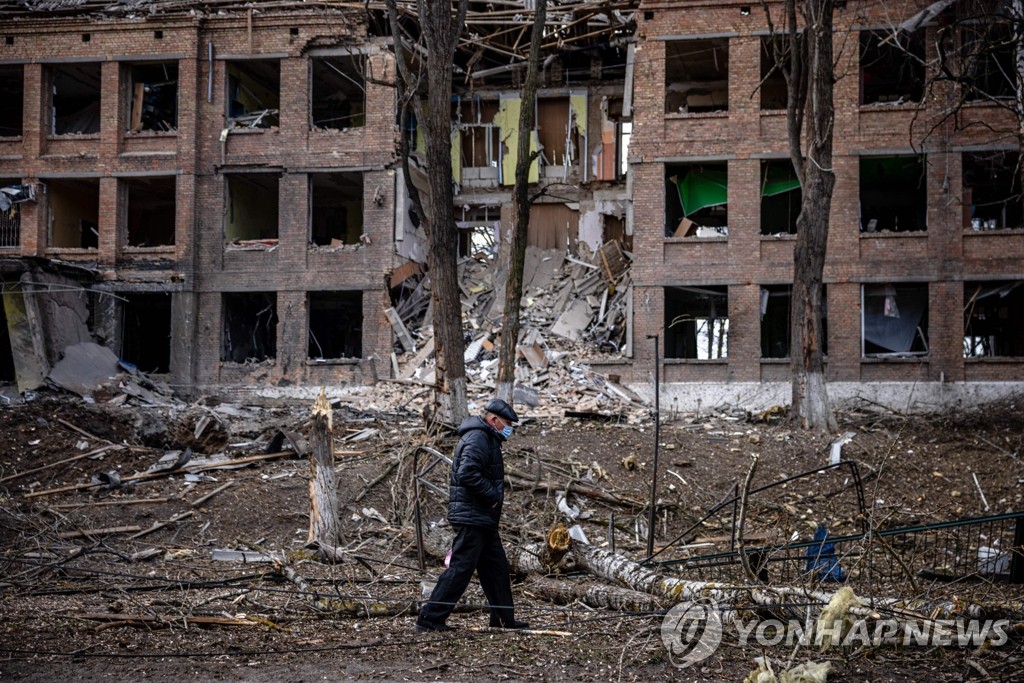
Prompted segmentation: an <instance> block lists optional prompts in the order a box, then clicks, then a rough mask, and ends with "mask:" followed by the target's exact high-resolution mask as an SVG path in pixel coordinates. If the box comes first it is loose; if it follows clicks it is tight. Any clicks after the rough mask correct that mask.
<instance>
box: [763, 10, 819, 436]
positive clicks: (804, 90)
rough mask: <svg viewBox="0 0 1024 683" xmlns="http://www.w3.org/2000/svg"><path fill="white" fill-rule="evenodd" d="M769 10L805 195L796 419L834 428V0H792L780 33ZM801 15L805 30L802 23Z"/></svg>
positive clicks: (797, 262) (799, 250)
mask: <svg viewBox="0 0 1024 683" xmlns="http://www.w3.org/2000/svg"><path fill="white" fill-rule="evenodd" d="M762 6H763V7H764V11H765V15H766V16H767V18H768V26H769V30H770V31H771V45H772V50H773V54H774V59H775V67H776V68H778V69H780V70H781V72H782V74H783V76H784V77H785V80H786V95H787V96H786V123H787V134H788V139H789V157H790V160H791V161H792V163H793V169H794V170H795V172H796V175H797V178H799V179H800V186H801V189H802V195H803V196H802V200H801V204H800V215H799V216H798V217H797V220H796V227H797V237H796V249H795V252H794V264H793V293H792V297H791V317H790V335H791V340H792V341H791V343H790V370H791V373H792V393H793V397H792V406H791V408H790V417H791V419H792V420H793V421H794V422H797V423H799V424H800V426H801V427H802V428H803V429H808V430H820V431H835V430H836V429H837V426H836V420H835V415H834V414H833V413H832V406H831V404H830V402H829V399H828V389H827V386H826V382H825V370H824V353H823V342H824V335H823V328H822V318H821V311H822V276H823V272H824V268H825V247H826V244H827V242H828V229H829V212H830V211H831V208H832V191H833V188H834V187H835V173H834V172H833V170H832V139H833V134H834V129H835V127H834V124H835V107H834V104H833V86H834V84H835V69H834V64H833V49H832V40H833V36H832V13H833V9H834V2H833V0H785V3H784V7H783V12H784V16H783V19H782V24H781V26H780V29H779V31H776V28H775V24H774V23H773V21H772V17H771V12H770V11H769V8H768V4H767V3H766V2H762ZM798 14H799V15H800V19H802V22H800V23H802V26H801V25H799V24H798ZM805 142H806V150H805V149H804V143H805Z"/></svg>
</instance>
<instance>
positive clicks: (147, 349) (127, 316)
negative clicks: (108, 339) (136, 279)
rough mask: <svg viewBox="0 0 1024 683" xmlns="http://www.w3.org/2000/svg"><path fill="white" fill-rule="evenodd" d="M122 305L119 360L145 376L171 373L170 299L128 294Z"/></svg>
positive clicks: (152, 294)
mask: <svg viewBox="0 0 1024 683" xmlns="http://www.w3.org/2000/svg"><path fill="white" fill-rule="evenodd" d="M120 297H121V299H122V302H121V358H122V359H123V360H125V361H127V362H128V363H131V364H132V365H134V366H135V367H137V368H138V369H139V370H142V371H143V372H147V373H158V374H160V373H168V372H170V371H171V295H170V294H167V293H163V292H146V293H127V294H121V295H120Z"/></svg>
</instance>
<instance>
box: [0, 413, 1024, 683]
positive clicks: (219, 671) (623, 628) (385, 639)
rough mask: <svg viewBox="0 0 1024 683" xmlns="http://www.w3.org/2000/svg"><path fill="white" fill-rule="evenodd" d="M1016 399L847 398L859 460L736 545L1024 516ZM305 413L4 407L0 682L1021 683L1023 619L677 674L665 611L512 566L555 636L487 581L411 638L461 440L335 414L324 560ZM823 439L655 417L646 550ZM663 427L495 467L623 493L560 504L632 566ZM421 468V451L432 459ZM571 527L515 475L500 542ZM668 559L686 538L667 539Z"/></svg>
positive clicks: (730, 575)
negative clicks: (559, 525)
mask: <svg viewBox="0 0 1024 683" xmlns="http://www.w3.org/2000/svg"><path fill="white" fill-rule="evenodd" d="M1022 410H1024V400H1019V401H1005V402H1002V403H1000V404H997V405H990V406H986V407H985V408H984V409H980V410H970V411H962V412H958V413H949V414H943V415H930V416H922V415H913V416H911V415H899V414H893V413H891V412H887V411H882V410H879V409H876V408H875V407H873V406H870V405H865V406H863V407H862V409H859V410H851V411H847V412H843V413H841V414H840V415H839V418H840V423H841V433H848V434H849V437H850V438H849V441H848V443H846V444H845V445H844V446H843V447H842V458H843V460H844V461H853V462H855V463H856V464H857V471H856V472H854V471H853V470H852V469H851V468H850V467H847V466H844V467H841V468H838V469H835V470H830V471H828V472H826V473H823V474H819V475H814V476H810V477H804V478H801V479H797V480H794V481H791V482H787V483H785V484H784V485H779V486H775V487H772V488H770V489H766V490H764V491H761V492H757V493H756V494H753V495H752V496H751V497H750V499H749V503H748V512H747V515H746V518H745V519H746V523H745V532H744V533H745V536H746V537H747V538H748V539H750V540H749V542H758V541H763V542H764V543H765V544H772V543H777V542H785V541H787V540H796V539H802V540H807V539H809V538H810V537H811V534H812V533H813V531H814V529H815V527H816V526H817V525H818V524H820V523H824V524H826V525H828V529H829V531H830V533H831V534H833V535H841V534H846V533H855V532H857V531H858V530H859V528H860V526H861V525H862V524H863V523H864V522H865V519H866V521H867V523H869V524H870V525H871V526H872V528H875V529H893V528H898V527H906V526H915V525H927V524H931V523H937V522H945V521H949V520H954V519H959V518H967V517H981V516H986V515H997V514H1001V513H1007V512H1013V511H1018V510H1020V509H1021V508H1022V505H1024V503H1022V492H1024V488H1022V486H1021V483H1022V480H1024V463H1022V461H1021V454H1022V450H1024V449H1022V444H1024V420H1022V419H1021V412H1022ZM524 412H526V413H527V414H528V413H529V411H524ZM308 414H309V410H308V406H293V407H276V408H256V407H252V406H237V405H233V406H228V405H218V404H216V403H215V402H208V403H205V404H194V405H189V406H178V407H175V408H173V409H170V408H151V407H147V408H143V407H140V406H137V405H136V406H132V405H112V404H89V403H85V402H83V401H82V400H81V399H79V398H78V397H71V396H68V395H61V396H58V395H55V394H51V393H43V394H41V395H40V397H39V398H38V399H36V400H34V401H31V402H29V403H15V404H14V405H11V406H6V407H0V547H2V551H0V562H2V565H0V614H2V616H3V619H2V620H0V679H2V680H19V681H40V682H42V681H47V682H53V681H56V682H64V681H107V680H153V681H171V680H176V681H177V680H200V681H207V680H209V681H258V682H268V681H320V680H413V681H432V680H467V679H475V680H479V681H492V680H493V681H501V680H538V681H539V680H574V681H609V680H622V681H646V680H662V679H668V678H679V679H683V680H701V681H740V680H743V679H744V677H745V676H746V675H747V674H748V673H749V672H750V671H751V670H752V669H754V666H755V665H754V658H755V657H758V656H762V655H768V656H770V657H772V658H774V659H775V660H776V661H777V662H778V661H782V662H786V661H791V659H790V658H791V657H792V661H793V662H795V663H799V662H805V661H810V660H814V661H829V662H831V664H832V666H833V674H832V676H831V677H830V679H829V680H844V681H919V680H931V681H954V680H957V681H959V680H965V679H978V680H1006V681H1009V680H1020V678H1019V676H1020V673H1019V672H1020V670H1021V658H1022V656H1024V649H1022V636H1021V628H1020V623H1019V622H1017V624H1016V629H1017V630H1016V631H1015V632H1014V633H1013V635H1012V636H1011V638H1010V641H1009V642H1008V643H1007V644H1005V645H1002V646H1001V647H988V646H985V647H980V648H959V647H918V648H893V647H888V646H883V647H880V648H859V649H842V648H833V649H830V650H828V651H826V652H824V653H820V652H817V651H816V650H815V649H813V648H806V647H805V648H796V649H795V651H794V648H792V647H786V646H782V645H780V646H778V647H774V648H767V649H766V650H762V648H759V647H755V646H753V645H747V646H743V645H741V644H740V643H738V642H736V641H735V639H730V638H728V637H726V638H725V640H724V642H723V644H722V646H721V647H720V648H719V649H718V650H717V652H715V654H713V655H712V656H711V657H709V658H708V659H706V660H704V661H703V662H701V663H699V664H697V665H695V666H693V667H690V668H688V669H685V670H682V671H680V670H677V669H676V668H675V667H674V665H673V663H672V661H671V658H670V656H669V654H668V652H667V651H666V648H665V646H664V644H663V642H662V639H661V637H660V630H659V629H660V627H661V623H662V620H663V613H662V612H661V611H657V612H649V613H639V614H630V613H620V612H613V611H602V610H597V609H593V608H589V607H586V606H584V605H582V604H580V603H575V604H569V605H556V604H553V603H551V602H548V601H546V600H543V599H541V598H539V597H538V596H537V595H536V594H535V593H534V592H533V590H532V588H531V586H533V585H535V584H534V582H535V581H537V579H536V578H534V577H519V578H517V580H516V583H515V585H514V592H515V596H516V600H517V616H518V617H519V618H522V619H525V620H527V621H529V622H530V623H531V624H532V625H534V626H535V627H536V628H538V629H544V630H546V631H549V632H551V633H550V634H548V635H536V634H524V633H515V632H504V631H496V630H491V629H487V628H484V627H485V626H486V618H487V617H486V612H484V611H480V610H479V609H473V608H472V607H473V605H480V604H481V603H483V596H482V595H481V594H480V592H479V589H478V588H475V587H474V588H472V589H471V591H470V593H469V594H468V596H467V599H468V601H469V603H470V605H469V606H468V607H467V608H466V609H465V610H460V611H458V612H457V613H456V614H455V615H453V616H452V618H451V621H450V623H451V624H452V625H454V626H456V627H458V630H456V631H455V632H453V633H452V634H416V633H414V632H413V630H412V624H413V621H414V612H413V611H412V608H410V604H414V603H415V601H417V600H420V599H422V596H423V591H424V583H425V582H429V581H430V580H431V579H432V578H434V577H436V575H437V573H438V572H439V571H440V569H441V567H440V563H439V562H438V561H437V560H436V559H434V558H428V559H427V568H426V571H420V569H419V567H418V556H417V552H416V542H415V532H414V529H415V524H414V519H415V518H414V515H413V509H414V506H413V494H412V491H413V487H412V484H411V482H412V472H413V462H414V457H413V456H414V454H415V453H416V450H417V448H418V447H420V446H425V447H430V448H433V449H436V450H437V451H439V452H441V453H445V454H447V453H450V451H451V448H452V446H453V444H454V441H453V440H452V438H451V437H450V436H447V435H444V434H438V433H437V431H436V430H430V429H428V428H427V426H426V425H425V424H424V422H423V419H422V418H421V417H420V416H419V415H417V414H413V413H411V412H409V413H404V412H396V411H383V412H382V411H371V410H360V406H359V404H358V402H357V403H351V402H350V403H340V404H338V406H337V408H336V410H335V413H334V438H335V442H334V445H335V450H336V479H337V484H338V500H339V507H340V508H341V514H340V517H341V520H342V524H343V529H342V536H343V543H342V545H343V546H344V547H345V549H346V558H347V559H346V561H345V562H343V563H340V564H326V563H322V562H319V561H317V560H316V558H315V557H314V556H313V554H311V553H310V552H309V551H308V550H305V549H304V545H305V542H306V540H307V534H308V520H309V507H310V504H309V483H308V479H309V471H310V464H309V461H308V460H307V459H306V458H305V457H302V456H300V455H298V454H296V453H295V450H296V449H298V450H302V448H303V447H304V446H305V444H304V443H303V441H302V439H303V437H308V435H309V426H308V422H307V418H308ZM281 430H284V431H285V432H287V436H286V437H285V438H284V439H282V438H281V437H280V436H278V433H279V432H280V431H281ZM197 433H199V436H198V437H197V436H196V434H197ZM275 437H277V438H276V439H275ZM834 438H835V437H828V436H821V435H809V434H805V433H801V432H799V431H794V430H792V429H790V428H789V427H787V426H786V425H785V423H784V422H782V421H781V420H780V419H778V417H777V416H775V415H772V414H770V413H769V414H763V415H748V414H744V413H743V412H741V411H734V412H730V413H716V414H711V415H695V414H668V415H665V414H663V415H662V424H661V426H660V434H659V447H658V449H657V452H658V458H659V466H658V470H657V474H658V479H657V498H658V504H659V507H658V510H659V511H658V516H657V522H656V534H655V544H656V546H657V547H658V548H659V549H660V548H662V547H663V546H665V545H668V544H669V542H670V541H672V540H673V539H676V538H677V537H678V536H680V535H681V534H683V532H684V531H688V530H690V528H691V527H692V526H693V525H694V523H696V522H698V521H699V520H700V519H701V517H702V516H703V515H704V513H705V512H706V511H707V510H709V509H710V508H711V507H712V506H714V505H715V504H716V503H718V502H719V501H722V500H723V499H727V498H728V497H729V496H730V495H731V492H732V491H733V490H734V489H733V487H734V486H736V485H739V484H742V482H743V480H744V478H745V477H746V475H747V473H748V470H749V468H750V466H751V461H752V458H751V456H752V455H753V454H757V455H758V456H759V457H758V461H757V463H758V464H757V469H756V471H755V473H754V476H753V479H752V482H751V486H752V488H754V489H756V488H758V487H761V486H764V485H767V484H770V483H773V482H779V481H780V480H782V479H784V478H786V477H790V476H793V475H797V474H800V473H801V472H804V471H807V470H811V469H814V468H817V467H820V466H823V465H826V464H828V462H829V455H830V444H831V443H832V441H833V439H834ZM654 439H655V437H654V429H653V422H652V420H651V419H650V417H649V416H647V417H641V419H632V420H619V419H599V418H598V416H593V415H592V416H586V417H579V418H566V417H560V418H544V419H529V420H527V421H526V423H525V424H524V425H523V426H521V427H520V428H519V429H518V430H517V431H516V434H515V436H514V437H513V438H512V440H510V441H509V443H508V444H507V446H506V464H507V467H508V468H509V469H510V470H514V471H515V472H517V473H520V474H522V475H524V476H526V477H527V478H532V481H534V482H541V481H544V482H552V483H555V484H557V485H559V486H565V485H566V484H568V483H569V482H573V483H575V484H577V485H581V486H587V487H592V488H597V489H600V490H602V491H605V492H608V493H611V494H613V495H615V496H617V497H619V498H620V499H622V500H624V501H627V504H625V505H613V504H611V503H609V502H605V501H599V500H596V499H594V498H592V497H587V496H583V495H570V496H569V498H568V500H567V501H566V503H567V504H568V506H569V507H570V508H571V507H575V508H576V510H574V512H577V513H578V514H577V518H578V519H577V521H578V522H579V524H580V525H581V528H582V529H583V530H584V532H585V533H586V535H587V537H588V539H589V541H590V543H592V544H595V545H603V546H604V547H610V545H611V544H612V543H614V547H615V549H616V551H617V552H619V553H622V554H625V555H627V556H629V557H632V558H634V559H641V558H643V557H644V555H645V549H646V539H647V535H646V533H647V532H646V524H647V512H646V510H645V509H643V507H642V506H644V505H646V501H647V500H648V499H649V497H650V486H651V479H652V475H653V474H654V471H655V468H654V462H653V460H654V453H655V441H654ZM293 442H295V443H293ZM186 447H187V448H190V449H191V451H192V456H191V460H190V461H189V462H188V463H186V464H185V466H184V467H182V468H180V471H171V472H169V473H163V474H157V475H153V476H147V477H138V476H133V475H139V474H141V473H145V472H147V470H149V469H150V468H152V467H155V466H156V467H160V466H164V467H166V466H170V465H171V464H172V463H174V462H175V461H176V460H177V459H178V457H179V455H178V454H179V453H180V451H182V450H184V449H185V448H186ZM98 449H104V450H102V451H100V452H96V451H98ZM165 452H169V453H170V454H169V455H167V456H166V457H165ZM266 453H282V454H281V455H278V456H267V457H265V458H264V459H256V460H254V461H250V462H246V463H237V464H235V465H234V468H232V469H204V470H202V471H197V470H194V466H195V465H196V464H197V463H200V464H202V463H207V462H210V461H209V460H208V458H209V457H210V456H213V455H215V454H224V455H225V456H226V457H227V458H230V459H236V460H237V459H241V458H252V457H253V456H256V455H264V454H266ZM90 454H91V455H90ZM73 458H74V459H73ZM161 458H165V460H163V461H161ZM430 461H431V456H430V455H429V451H425V450H421V451H420V455H419V463H418V464H419V467H420V468H421V469H422V468H423V467H424V466H425V465H426V464H428V463H429V462H430ZM112 473H113V474H112ZM446 474H447V471H446V467H445V465H444V464H443V463H442V464H440V465H439V466H438V467H435V468H434V470H433V471H432V472H431V473H430V475H428V477H427V479H428V481H433V482H435V483H437V484H439V485H441V486H442V488H443V482H444V479H445V477H446ZM854 474H856V475H857V476H858V477H859V478H860V481H861V491H862V492H863V505H864V510H863V511H862V510H861V508H860V501H859V500H858V496H857V495H856V493H857V487H856V486H855V481H854ZM118 480H120V483H119V484H118ZM93 481H96V482H101V484H93V485H91V486H90V483H91V482H93ZM225 486H226V488H221V487H225ZM211 493H212V494H213V495H209V494H211ZM422 497H423V507H422V519H423V520H424V524H425V525H426V524H430V523H432V522H435V521H437V520H439V519H441V518H442V517H443V500H442V497H441V496H438V495H436V494H434V493H433V492H432V490H431V489H430V487H429V486H427V487H424V488H423V489H422ZM628 501H635V502H636V503H638V504H639V505H640V507H631V506H630V505H629V504H628ZM730 509H731V508H729V507H727V508H726V509H725V510H723V511H722V512H721V513H720V514H717V515H713V516H712V517H710V518H709V519H708V520H706V521H705V522H704V523H703V524H700V525H698V527H697V528H696V529H695V530H694V531H692V532H691V533H688V534H687V538H686V539H685V541H687V542H689V541H695V542H697V543H703V545H702V546H700V547H701V548H702V550H701V551H700V552H713V551H716V550H727V549H728V542H729V538H730V534H731V530H732V519H731V517H730V515H729V514H727V513H728V510H730ZM558 520H561V521H567V520H566V518H565V515H564V514H563V513H560V512H559V511H558V498H557V496H556V495H555V494H554V493H553V492H552V491H547V490H543V489H536V490H530V487H525V486H523V485H521V484H520V485H513V486H512V487H511V489H510V491H509V492H508V494H507V497H506V506H505V515H504V520H503V536H504V538H505V540H506V542H507V543H509V544H520V543H526V542H535V541H537V540H540V539H541V538H542V537H543V534H544V532H545V531H546V530H547V529H548V527H549V525H550V524H551V523H552V522H554V521H558ZM164 522H169V523H167V524H163V525H161V524H160V523H164ZM153 527H156V528H153ZM612 528H614V538H612V534H610V533H609V529H612ZM226 550H230V551H236V554H235V556H234V557H235V559H234V560H231V559H230V558H229V559H228V560H222V559H220V558H219V557H218V559H214V554H215V551H226ZM243 552H246V553H249V556H248V559H253V558H254V557H255V556H256V555H257V553H259V552H265V553H278V554H279V556H281V557H282V558H284V560H285V561H284V563H283V565H282V564H274V563H269V562H261V561H252V562H245V561H242V559H240V558H241V556H242V553H243ZM691 552H694V551H691ZM218 554H219V552H218ZM660 557H662V558H682V557H684V554H683V553H682V551H680V550H679V549H678V548H669V549H667V550H665V551H664V552H663V553H662V554H661V556H660ZM844 562H845V564H844V568H845V570H846V571H847V573H848V574H849V575H850V584H851V585H852V586H853V587H854V590H855V591H856V592H857V593H858V594H860V595H862V596H863V595H864V594H865V593H866V592H867V591H870V592H871V594H872V595H875V596H885V595H899V596H906V597H910V594H913V595H915V596H918V597H921V596H927V597H930V598H935V599H939V598H948V599H953V600H958V601H960V602H961V603H964V602H976V603H979V604H984V605H1001V604H1005V603H1006V602H1007V601H1008V600H1020V598H1021V593H1022V591H1021V587H1020V586H1019V585H1017V586H1013V585H1010V584H1007V583H1005V582H999V581H993V580H990V579H983V578H978V577H977V576H974V577H968V578H961V579H959V580H953V581H949V580H945V581H935V580H933V579H934V576H932V575H930V574H922V573H921V571H920V570H921V569H922V568H921V567H909V566H901V567H898V568H897V569H895V570H893V571H891V572H889V573H885V572H881V571H878V572H877V573H876V574H870V572H868V570H867V567H866V565H865V564H864V563H863V558H860V559H858V558H857V557H854V556H852V555H851V556H850V557H846V558H844ZM795 567H798V563H785V562H778V563H774V564H771V563H770V564H769V566H768V572H769V576H768V579H769V582H772V583H775V582H799V580H800V577H799V572H798V571H794V568H795ZM930 569H937V568H934V567H932V568H930ZM669 570H671V569H669ZM738 571H739V567H738V565H735V564H733V565H730V566H727V567H723V568H711V569H708V568H705V569H702V570H699V571H698V570H696V569H693V570H688V569H686V568H685V566H684V568H683V569H680V570H679V575H680V576H682V577H683V578H694V579H696V578H700V579H706V580H716V581H726V580H737V579H738V578H742V574H737V573H736V572H738ZM940 573H941V572H940ZM557 580H560V581H566V582H572V581H580V580H584V578H583V577H580V576H576V575H567V576H561V577H558V579H557ZM427 585H428V587H429V583H428V584H427ZM834 588H835V587H834V586H832V587H826V589H828V590H832V589H834ZM346 610H347V611H346ZM353 610H354V611H357V612H361V614H360V615H358V616H352V611H353ZM367 611H369V612H373V613H374V615H373V616H367V614H366V613H367ZM217 620H220V622H221V623H211V622H215V621H217Z"/></svg>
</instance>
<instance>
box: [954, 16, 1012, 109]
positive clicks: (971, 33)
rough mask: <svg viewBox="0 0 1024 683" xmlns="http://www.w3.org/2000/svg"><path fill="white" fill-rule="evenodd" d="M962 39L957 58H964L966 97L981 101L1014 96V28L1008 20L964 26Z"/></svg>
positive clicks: (963, 79)
mask: <svg viewBox="0 0 1024 683" xmlns="http://www.w3.org/2000/svg"><path fill="white" fill-rule="evenodd" d="M961 40H962V49H961V51H960V54H959V55H958V57H959V58H960V59H962V60H963V62H962V64H961V65H960V71H961V72H962V74H963V78H962V82H963V83H964V84H965V85H964V88H965V92H964V99H966V100H967V101H968V102H979V101H985V100H991V99H1001V98H1008V97H1013V96H1014V94H1015V92H1016V83H1017V68H1016V66H1015V59H1014V53H1015V51H1016V46H1017V38H1016V34H1015V31H1013V30H1011V27H1010V26H1009V25H1007V24H1005V23H994V22H991V21H985V22H979V23H977V24H971V25H968V26H965V27H964V28H963V30H962V32H961Z"/></svg>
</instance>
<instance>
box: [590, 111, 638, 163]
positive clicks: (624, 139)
mask: <svg viewBox="0 0 1024 683" xmlns="http://www.w3.org/2000/svg"><path fill="white" fill-rule="evenodd" d="M622 107H623V101H622V98H621V97H616V98H609V97H604V98H602V99H601V145H600V147H598V148H597V151H596V152H595V153H594V154H593V156H592V165H593V172H594V177H595V178H596V179H597V180H618V179H620V178H624V177H626V172H627V171H628V170H629V159H628V155H629V140H630V137H632V134H633V123H632V121H629V120H627V118H628V117H624V116H623V114H622Z"/></svg>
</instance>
